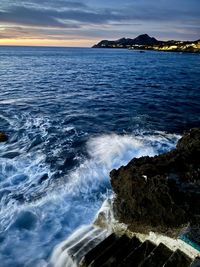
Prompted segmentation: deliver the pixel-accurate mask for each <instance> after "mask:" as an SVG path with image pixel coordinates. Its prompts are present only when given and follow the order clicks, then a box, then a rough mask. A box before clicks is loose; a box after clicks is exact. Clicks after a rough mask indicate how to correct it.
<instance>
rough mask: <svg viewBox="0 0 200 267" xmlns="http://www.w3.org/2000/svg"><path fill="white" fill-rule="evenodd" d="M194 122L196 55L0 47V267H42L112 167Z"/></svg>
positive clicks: (155, 148) (199, 91)
mask: <svg viewBox="0 0 200 267" xmlns="http://www.w3.org/2000/svg"><path fill="white" fill-rule="evenodd" d="M199 124H200V56H199V55H198V54H179V53H163V52H151V51H149V52H146V53H139V52H138V51H129V50H123V49H122V50H115V49H110V50H109V49H87V48H41V47H37V48H36V47H35V48H34V47H0V131H5V132H7V133H8V135H9V142H8V143H0V266H2V267H10V266H12V267H23V266H26V267H36V266H44V265H45V264H46V263H47V262H48V259H49V257H50V254H51V252H52V250H53V248H54V246H55V245H56V244H58V243H59V242H61V241H62V240H63V239H65V238H66V237H67V236H68V235H69V234H71V233H72V232H73V231H74V230H75V229H76V228H77V227H79V226H80V225H82V224H87V223H91V222H92V221H93V219H94V217H95V214H96V213H97V211H98V210H99V208H100V207H101V205H102V203H103V201H104V200H105V199H106V198H107V197H108V196H110V195H111V194H112V189H111V186H110V181H109V172H110V171H111V170H112V169H113V168H118V167H120V166H121V165H123V164H126V163H127V162H128V161H129V160H130V159H132V158H133V157H139V156H142V155H155V154H159V153H162V152H164V151H168V150H170V149H171V148H173V147H174V146H175V144H176V142H177V140H178V139H179V138H180V135H181V134H182V133H183V131H184V130H187V129H189V128H191V127H196V126H199Z"/></svg>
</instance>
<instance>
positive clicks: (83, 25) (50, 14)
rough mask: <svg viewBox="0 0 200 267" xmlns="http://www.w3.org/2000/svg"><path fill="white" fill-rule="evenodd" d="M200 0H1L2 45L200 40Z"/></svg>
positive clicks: (81, 44) (0, 29)
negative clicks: (143, 37) (139, 37)
mask: <svg viewBox="0 0 200 267" xmlns="http://www.w3.org/2000/svg"><path fill="white" fill-rule="evenodd" d="M199 14H200V0H77V1H76V0H75V1H73V0H0V44H17V45H56V46H91V45H92V44H94V43H96V42H98V41H100V40H102V39H118V38H121V37H130V38H134V37H136V36H137V35H139V34H143V33H147V34H149V35H150V36H154V37H156V38H158V39H162V40H169V39H179V40H196V39H200V16H199Z"/></svg>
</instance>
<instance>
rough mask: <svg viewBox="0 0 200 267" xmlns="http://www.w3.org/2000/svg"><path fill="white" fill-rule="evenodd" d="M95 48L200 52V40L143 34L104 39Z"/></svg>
mask: <svg viewBox="0 0 200 267" xmlns="http://www.w3.org/2000/svg"><path fill="white" fill-rule="evenodd" d="M93 48H127V49H140V50H158V51H174V52H176V51H177V52H193V53H194V52H200V40H196V41H177V40H169V41H161V40H157V39H156V38H154V37H150V36H149V35H148V34H142V35H139V36H138V37H136V38H134V39H131V38H121V39H119V40H114V41H109V40H102V41H100V42H99V43H98V44H95V45H94V46H93Z"/></svg>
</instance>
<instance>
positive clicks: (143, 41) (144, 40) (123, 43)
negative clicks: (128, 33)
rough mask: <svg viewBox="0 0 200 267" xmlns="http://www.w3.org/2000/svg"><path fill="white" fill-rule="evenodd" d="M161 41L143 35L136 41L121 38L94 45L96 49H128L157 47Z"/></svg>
mask: <svg viewBox="0 0 200 267" xmlns="http://www.w3.org/2000/svg"><path fill="white" fill-rule="evenodd" d="M159 43H160V41H158V40H157V39H156V38H154V37H150V36H149V35H148V34H142V35H139V36H138V37H136V38H135V39H131V38H121V39H119V40H116V41H108V40H103V41H101V42H99V43H98V44H96V45H94V46H93V47H94V48H103V47H105V48H113V47H122V48H126V47H128V46H133V45H157V44H159Z"/></svg>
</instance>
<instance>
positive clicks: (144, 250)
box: [119, 240, 156, 267]
mask: <svg viewBox="0 0 200 267" xmlns="http://www.w3.org/2000/svg"><path fill="white" fill-rule="evenodd" d="M155 247H156V245H154V244H153V243H152V242H150V241H148V240H146V241H145V242H144V243H142V244H140V246H138V247H137V248H136V249H135V250H133V251H132V252H131V253H130V254H129V255H128V256H127V257H126V258H125V259H124V260H123V262H122V263H121V264H120V265H119V267H132V266H134V267H135V266H138V265H139V264H140V263H141V262H142V261H143V260H144V259H145V258H146V257H147V256H148V255H149V254H150V253H151V252H152V250H153V249H155Z"/></svg>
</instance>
